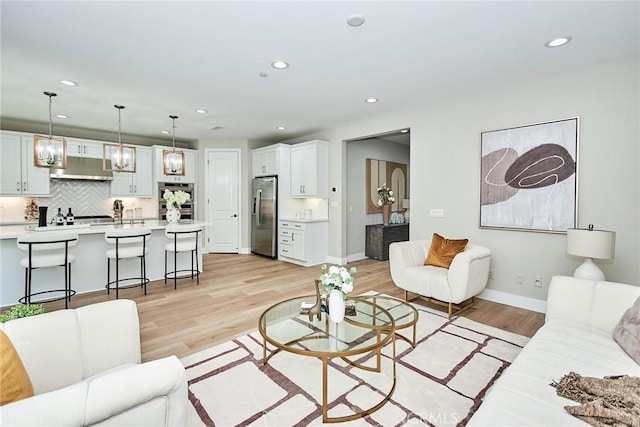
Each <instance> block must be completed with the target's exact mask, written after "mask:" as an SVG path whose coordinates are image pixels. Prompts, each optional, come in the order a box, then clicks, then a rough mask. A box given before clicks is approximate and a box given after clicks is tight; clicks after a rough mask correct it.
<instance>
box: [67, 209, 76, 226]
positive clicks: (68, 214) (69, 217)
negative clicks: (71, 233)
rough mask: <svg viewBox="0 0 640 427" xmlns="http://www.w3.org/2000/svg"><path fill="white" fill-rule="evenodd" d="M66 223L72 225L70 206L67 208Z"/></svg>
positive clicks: (72, 217)
mask: <svg viewBox="0 0 640 427" xmlns="http://www.w3.org/2000/svg"><path fill="white" fill-rule="evenodd" d="M66 220H67V225H73V222H74V221H75V218H74V216H73V212H71V208H69V213H67V218H66Z"/></svg>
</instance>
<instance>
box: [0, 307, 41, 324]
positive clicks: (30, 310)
mask: <svg viewBox="0 0 640 427" xmlns="http://www.w3.org/2000/svg"><path fill="white" fill-rule="evenodd" d="M42 313H44V304H16V305H14V306H13V307H11V308H10V309H9V310H7V311H5V312H4V313H2V314H0V323H5V322H8V321H9V320H14V319H20V318H22V317H29V316H37V315H38V314H42Z"/></svg>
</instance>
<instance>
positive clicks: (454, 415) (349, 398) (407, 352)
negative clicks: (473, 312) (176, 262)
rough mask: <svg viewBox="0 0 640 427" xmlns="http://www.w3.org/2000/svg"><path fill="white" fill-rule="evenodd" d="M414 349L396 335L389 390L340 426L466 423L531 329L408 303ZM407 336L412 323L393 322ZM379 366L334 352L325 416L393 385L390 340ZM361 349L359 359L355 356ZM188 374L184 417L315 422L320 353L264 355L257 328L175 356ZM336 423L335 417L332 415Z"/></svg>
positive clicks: (318, 421)
mask: <svg viewBox="0 0 640 427" xmlns="http://www.w3.org/2000/svg"><path fill="white" fill-rule="evenodd" d="M414 307H416V309H417V310H418V313H419V320H418V323H417V325H416V326H417V341H418V344H417V345H416V348H414V349H412V348H411V346H410V345H409V344H407V343H406V342H404V341H402V340H396V352H397V365H396V369H397V371H396V376H397V381H396V389H395V392H394V393H393V395H392V397H391V400H389V401H388V402H387V403H386V404H385V405H384V406H383V407H382V408H380V409H379V410H378V411H376V412H374V413H373V414H371V415H369V416H367V417H365V418H361V419H358V420H355V421H351V422H346V423H341V424H338V425H342V426H345V425H346V426H352V425H353V426H356V425H357V426H360V425H365V426H366V425H374V426H385V427H386V426H399V425H405V424H407V425H411V426H420V425H429V426H444V425H460V424H461V425H464V424H465V423H466V422H467V421H468V420H469V418H471V416H472V415H473V413H474V412H475V411H476V409H477V408H478V406H479V405H480V403H481V401H482V398H483V396H484V395H485V393H486V392H487V390H488V389H489V388H490V387H491V385H492V384H493V383H494V382H495V380H496V379H497V378H498V377H499V376H500V375H501V374H502V372H503V370H504V369H505V368H506V367H507V366H509V365H510V364H511V362H512V361H513V359H514V358H515V357H516V356H517V355H518V353H519V352H520V350H521V349H522V347H523V346H524V345H525V344H526V343H527V342H528V341H529V338H527V337H524V336H521V335H517V334H513V333H510V332H505V331H502V330H499V329H496V328H493V327H489V326H485V325H482V324H480V323H477V322H474V321H471V320H469V319H466V318H464V317H455V318H453V319H447V317H446V315H445V314H443V313H442V312H438V311H436V310H432V309H429V308H426V307H423V306H421V305H419V304H414ZM400 332H401V333H406V334H407V336H410V333H411V329H405V330H403V331H400ZM383 354H384V356H383V365H382V373H371V372H366V371H363V370H361V369H358V368H355V367H353V366H350V365H348V364H346V363H344V362H343V361H342V360H341V359H333V360H331V361H330V365H329V373H328V377H329V381H328V385H329V399H328V400H329V402H330V403H329V405H328V406H329V416H330V417H336V416H343V415H348V414H350V413H353V412H354V411H358V410H361V409H362V408H369V407H371V406H373V405H374V404H375V403H376V402H379V401H380V400H381V399H382V397H383V396H384V395H386V394H387V393H388V391H389V390H390V389H391V384H392V372H393V371H392V362H391V358H390V356H391V354H392V347H391V346H390V345H387V346H386V347H385V349H384V352H383ZM373 357H374V355H373V354H371V355H368V356H365V357H363V359H359V362H362V361H364V360H366V359H367V358H369V359H371V360H374V359H373ZM182 363H183V365H184V366H185V368H186V370H187V376H188V378H189V400H190V401H191V403H192V405H191V406H190V408H189V425H193V426H202V425H207V426H217V427H228V426H307V425H322V424H323V423H322V410H321V403H319V402H322V362H321V360H320V359H317V358H313V357H308V356H302V355H296V354H291V353H287V352H280V353H278V354H276V355H275V356H273V357H272V358H271V359H270V360H269V363H268V364H267V365H264V364H263V363H262V337H261V336H260V334H259V333H258V332H257V331H255V332H253V333H250V334H248V335H244V336H242V337H239V338H237V339H234V340H233V341H229V342H226V343H223V344H220V345H218V346H216V347H213V348H210V349H207V350H204V351H202V352H199V353H196V354H194V355H191V356H187V357H185V358H183V359H182ZM334 425H335V424H334Z"/></svg>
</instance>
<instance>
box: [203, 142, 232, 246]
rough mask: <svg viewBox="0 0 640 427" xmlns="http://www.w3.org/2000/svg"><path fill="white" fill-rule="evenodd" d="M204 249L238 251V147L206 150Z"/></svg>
mask: <svg viewBox="0 0 640 427" xmlns="http://www.w3.org/2000/svg"><path fill="white" fill-rule="evenodd" d="M206 170H207V172H206V177H207V180H206V184H205V192H206V203H207V208H206V212H207V213H206V221H207V222H208V223H209V224H211V225H210V226H209V227H207V230H208V235H207V236H206V238H207V252H225V253H238V241H239V235H240V228H239V227H240V221H239V219H240V217H239V211H240V205H239V203H238V202H239V197H238V196H239V191H240V190H239V188H240V187H239V185H238V183H239V170H240V151H239V150H216V149H212V150H207V169H206Z"/></svg>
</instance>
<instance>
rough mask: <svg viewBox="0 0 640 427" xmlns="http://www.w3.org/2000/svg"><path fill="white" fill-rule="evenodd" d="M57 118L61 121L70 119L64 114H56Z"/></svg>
mask: <svg viewBox="0 0 640 427" xmlns="http://www.w3.org/2000/svg"><path fill="white" fill-rule="evenodd" d="M56 117H57V118H59V119H68V118H69V116H65V115H64V114H56Z"/></svg>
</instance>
